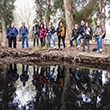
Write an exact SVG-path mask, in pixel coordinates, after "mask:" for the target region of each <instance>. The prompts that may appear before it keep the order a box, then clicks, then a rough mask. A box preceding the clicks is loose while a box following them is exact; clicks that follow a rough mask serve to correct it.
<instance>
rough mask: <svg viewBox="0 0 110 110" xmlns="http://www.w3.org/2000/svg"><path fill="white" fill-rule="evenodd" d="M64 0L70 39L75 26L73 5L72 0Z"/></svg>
mask: <svg viewBox="0 0 110 110" xmlns="http://www.w3.org/2000/svg"><path fill="white" fill-rule="evenodd" d="M63 2H64V9H65V17H66V26H67V35H68V39H69V40H70V38H71V36H72V29H73V27H74V22H73V13H72V5H71V2H70V0H63Z"/></svg>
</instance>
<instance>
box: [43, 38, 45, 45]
mask: <svg viewBox="0 0 110 110" xmlns="http://www.w3.org/2000/svg"><path fill="white" fill-rule="evenodd" d="M43 46H45V37H44V38H43Z"/></svg>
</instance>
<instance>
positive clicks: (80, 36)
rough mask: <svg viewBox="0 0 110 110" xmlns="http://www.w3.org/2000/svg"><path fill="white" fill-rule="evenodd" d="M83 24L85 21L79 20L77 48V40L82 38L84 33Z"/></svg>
mask: <svg viewBox="0 0 110 110" xmlns="http://www.w3.org/2000/svg"><path fill="white" fill-rule="evenodd" d="M84 26H85V23H84V21H83V20H82V21H81V26H80V27H79V36H78V38H77V48H79V47H80V44H79V40H80V39H82V38H83V35H84Z"/></svg>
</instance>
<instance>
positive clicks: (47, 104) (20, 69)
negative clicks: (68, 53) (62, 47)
mask: <svg viewBox="0 0 110 110" xmlns="http://www.w3.org/2000/svg"><path fill="white" fill-rule="evenodd" d="M0 110H110V73H109V72H108V71H105V70H104V71H102V70H97V69H96V70H95V69H90V68H80V67H79V68H78V67H76V66H74V67H71V66H70V67H67V66H63V65H45V66H44V65H43V66H42V65H28V64H27V65H23V64H15V63H13V64H9V65H3V66H1V67H0Z"/></svg>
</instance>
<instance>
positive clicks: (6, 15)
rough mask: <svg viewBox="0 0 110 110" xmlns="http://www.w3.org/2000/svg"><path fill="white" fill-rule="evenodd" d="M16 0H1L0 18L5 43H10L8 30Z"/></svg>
mask: <svg viewBox="0 0 110 110" xmlns="http://www.w3.org/2000/svg"><path fill="white" fill-rule="evenodd" d="M14 2H15V0H1V1H0V10H1V12H0V18H1V21H2V33H3V42H4V45H5V46H7V45H8V40H7V34H6V30H7V27H8V26H10V24H11V22H12V21H13V9H14Z"/></svg>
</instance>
